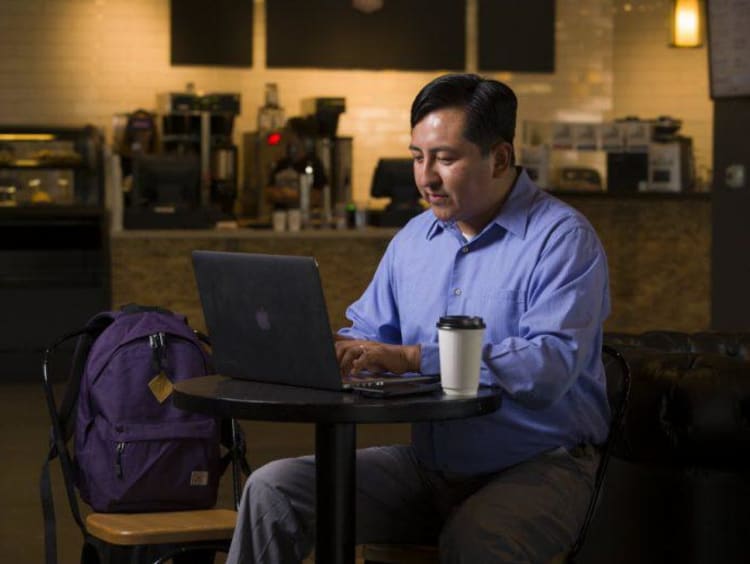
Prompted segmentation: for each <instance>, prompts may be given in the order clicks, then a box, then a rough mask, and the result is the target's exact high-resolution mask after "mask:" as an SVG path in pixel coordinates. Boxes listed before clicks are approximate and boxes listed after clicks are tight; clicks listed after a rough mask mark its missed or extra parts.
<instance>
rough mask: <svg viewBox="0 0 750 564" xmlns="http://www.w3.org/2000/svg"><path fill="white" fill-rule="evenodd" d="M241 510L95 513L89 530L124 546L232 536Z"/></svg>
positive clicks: (89, 520) (97, 536)
mask: <svg viewBox="0 0 750 564" xmlns="http://www.w3.org/2000/svg"><path fill="white" fill-rule="evenodd" d="M236 522H237V512H236V511H232V510H230V509H202V510H198V511H166V512H160V513H91V514H90V515H88V516H87V517H86V529H87V530H88V532H89V533H90V534H91V535H92V536H94V537H96V538H98V539H101V540H103V541H106V542H108V543H111V544H116V545H121V546H133V545H140V544H167V543H184V542H196V541H210V540H227V539H231V538H232V534H233V532H234V526H235V523H236Z"/></svg>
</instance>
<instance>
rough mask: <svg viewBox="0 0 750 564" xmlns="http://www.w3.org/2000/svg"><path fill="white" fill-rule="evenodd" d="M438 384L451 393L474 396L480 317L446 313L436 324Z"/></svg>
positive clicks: (481, 326) (481, 330)
mask: <svg viewBox="0 0 750 564" xmlns="http://www.w3.org/2000/svg"><path fill="white" fill-rule="evenodd" d="M437 328H438V344H439V347H440V383H441V385H442V387H443V391H444V392H445V393H446V394H447V395H452V396H474V395H476V393H477V391H478V390H479V369H480V366H481V363H482V342H483V339H484V328H485V324H484V321H483V320H482V318H481V317H472V316H468V315H447V316H444V317H441V318H440V321H439V322H438V324H437Z"/></svg>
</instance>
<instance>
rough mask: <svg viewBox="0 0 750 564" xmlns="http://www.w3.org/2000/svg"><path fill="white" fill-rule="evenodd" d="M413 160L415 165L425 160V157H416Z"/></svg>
mask: <svg viewBox="0 0 750 564" xmlns="http://www.w3.org/2000/svg"><path fill="white" fill-rule="evenodd" d="M413 158H414V162H415V163H421V162H422V161H423V160H424V157H422V155H414V156H413Z"/></svg>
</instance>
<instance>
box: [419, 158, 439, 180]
mask: <svg viewBox="0 0 750 564" xmlns="http://www.w3.org/2000/svg"><path fill="white" fill-rule="evenodd" d="M414 179H415V180H416V182H417V186H423V187H431V186H435V185H437V184H439V183H440V175H439V174H438V173H437V171H436V170H435V166H434V162H433V161H432V160H431V159H425V160H424V161H422V162H421V163H417V164H416V165H415V167H414Z"/></svg>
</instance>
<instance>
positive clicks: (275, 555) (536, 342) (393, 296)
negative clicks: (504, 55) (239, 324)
mask: <svg viewBox="0 0 750 564" xmlns="http://www.w3.org/2000/svg"><path fill="white" fill-rule="evenodd" d="M515 120H516V98H515V95H514V94H513V92H512V90H511V89H510V88H508V87H507V86H505V85H504V84H501V83H499V82H497V81H493V80H485V79H482V78H480V77H478V76H475V75H446V76H442V77H439V78H437V79H435V80H434V81H432V82H431V83H429V84H428V85H427V86H425V87H424V88H423V89H422V91H421V92H420V93H419V94H418V95H417V97H416V99H415V100H414V103H413V105H412V111H411V126H412V136H411V144H410V150H411V153H412V155H413V157H414V176H415V179H416V182H417V185H418V187H419V189H420V191H421V193H422V196H423V197H424V198H425V200H426V201H427V202H428V203H429V205H430V209H429V210H428V211H426V212H425V213H423V214H421V215H419V216H418V217H416V218H414V219H413V220H412V221H410V222H409V223H408V224H407V225H406V226H405V227H404V228H403V229H402V230H401V231H400V232H399V233H398V234H397V235H396V236H395V237H394V239H393V240H392V241H391V243H390V245H389V247H388V249H387V250H386V252H385V255H384V257H383V259H382V261H381V263H380V265H379V267H378V269H377V272H376V273H375V276H374V278H373V280H372V283H371V284H370V286H369V287H368V288H367V290H366V291H365V293H364V295H363V296H362V297H361V298H360V299H359V300H358V301H357V302H355V303H354V304H353V305H352V306H351V307H350V308H349V310H348V311H347V316H348V317H349V319H351V321H352V326H351V327H349V328H347V329H345V330H342V331H341V336H340V340H339V341H338V342H337V355H338V359H339V363H340V366H341V369H342V372H343V373H344V374H346V373H349V372H356V371H358V370H361V369H368V370H390V371H393V372H397V373H401V372H406V371H415V370H419V371H421V372H424V373H436V372H438V371H439V359H438V345H437V329H436V327H435V324H436V322H437V320H438V318H439V317H440V316H442V315H450V314H467V315H480V316H482V317H483V318H484V321H485V323H486V325H487V328H486V331H485V342H484V345H483V352H482V369H481V376H480V379H481V383H482V384H484V385H488V386H496V387H500V388H502V390H503V391H504V392H505V399H504V402H503V405H502V407H501V408H500V409H499V410H498V411H496V412H495V413H492V414H490V415H485V416H482V417H475V418H470V419H465V420H457V421H448V422H438V423H420V424H415V425H414V426H413V430H412V443H411V445H409V446H390V447H380V448H372V449H364V450H360V451H358V452H357V462H356V463H357V470H356V471H357V498H356V504H357V529H356V535H357V542H358V543H362V542H393V543H425V542H438V543H439V549H440V558H441V561H443V562H451V563H453V562H471V563H472V564H479V563H485V562H486V563H496V562H547V561H548V560H550V559H551V558H553V557H554V556H555V555H558V554H559V553H562V552H564V551H565V550H567V549H569V548H570V546H571V544H572V543H573V541H574V540H575V538H576V535H577V533H578V530H579V527H580V525H581V523H582V521H583V517H584V514H585V510H586V506H587V504H588V501H589V497H590V494H591V491H592V483H593V476H594V472H595V468H596V464H597V462H598V456H597V454H596V453H595V450H594V449H593V448H592V446H591V445H595V444H597V443H600V442H602V441H603V440H604V439H605V437H606V433H607V428H608V420H609V409H608V406H607V400H606V393H605V379H604V371H603V366H602V361H601V352H600V351H601V344H602V323H603V321H604V319H605V317H606V316H607V314H608V312H609V296H608V275H607V266H606V258H605V255H604V252H603V250H602V247H601V244H600V242H599V240H598V239H597V236H596V234H595V233H594V230H593V229H592V227H591V226H590V225H589V223H588V222H587V221H586V220H585V219H584V218H583V217H582V216H581V215H580V214H579V213H577V212H576V211H575V210H573V209H572V208H570V207H568V206H567V205H565V204H563V203H562V202H560V201H558V200H556V199H555V198H553V197H551V196H550V195H548V194H546V193H544V192H542V191H540V190H539V189H538V188H537V187H536V186H535V185H534V184H533V183H532V181H531V180H530V179H529V177H528V175H527V174H526V172H524V171H523V170H522V169H520V168H517V167H516V166H515V165H514V157H513V137H514V132H515ZM313 480H314V460H313V459H312V458H311V457H307V458H301V459H295V460H286V461H279V462H274V463H271V464H269V465H267V466H266V467H264V468H261V469H260V470H258V471H257V472H256V473H255V474H254V475H253V476H251V478H250V479H249V481H248V486H247V488H246V491H245V496H244V500H243V507H242V508H241V512H240V520H239V526H238V529H237V531H236V533H235V538H234V542H233V546H232V551H231V554H230V559H229V561H230V562H295V561H299V559H301V558H302V557H303V556H304V555H305V554H306V553H307V552H308V551H309V550H310V549H311V548H312V543H313V535H314V481H313Z"/></svg>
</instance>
